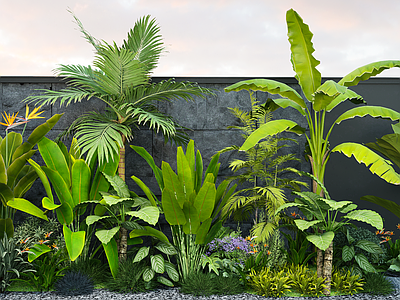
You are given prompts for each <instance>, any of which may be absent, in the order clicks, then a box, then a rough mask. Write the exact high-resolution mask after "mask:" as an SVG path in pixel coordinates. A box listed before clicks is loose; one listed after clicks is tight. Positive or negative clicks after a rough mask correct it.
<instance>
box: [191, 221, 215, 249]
mask: <svg viewBox="0 0 400 300" xmlns="http://www.w3.org/2000/svg"><path fill="white" fill-rule="evenodd" d="M211 222H212V220H211V218H209V219H207V220H205V221H204V222H203V223H201V225H200V227H199V229H198V230H197V234H196V240H195V243H196V244H199V245H202V244H204V242H205V240H206V237H207V234H208V232H209V230H210V227H211Z"/></svg>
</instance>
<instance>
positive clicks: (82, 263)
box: [69, 258, 111, 284]
mask: <svg viewBox="0 0 400 300" xmlns="http://www.w3.org/2000/svg"><path fill="white" fill-rule="evenodd" d="M69 271H72V272H81V273H82V274H85V275H87V276H89V278H91V279H92V280H93V283H94V284H101V283H103V282H105V281H106V280H107V278H108V277H109V276H111V273H110V270H109V268H108V265H107V264H103V263H102V262H101V261H100V260H98V259H94V258H93V259H81V258H78V259H77V260H76V261H74V262H71V265H70V267H69Z"/></svg>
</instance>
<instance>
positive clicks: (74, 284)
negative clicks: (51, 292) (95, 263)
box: [54, 271, 94, 296]
mask: <svg viewBox="0 0 400 300" xmlns="http://www.w3.org/2000/svg"><path fill="white" fill-rule="evenodd" d="M54 288H55V290H56V293H57V294H59V295H63V296H78V295H87V294H91V293H93V289H94V286H93V281H92V280H91V279H90V278H89V276H87V275H86V274H84V273H82V272H79V271H78V272H73V271H68V272H67V273H66V274H65V275H64V276H63V277H62V278H60V279H59V280H58V281H57V282H56V283H55V285H54Z"/></svg>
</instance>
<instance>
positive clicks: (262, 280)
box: [249, 268, 291, 297]
mask: <svg viewBox="0 0 400 300" xmlns="http://www.w3.org/2000/svg"><path fill="white" fill-rule="evenodd" d="M249 284H250V286H251V287H252V288H253V289H254V291H255V292H256V293H257V294H258V295H261V296H264V297H280V296H282V295H283V294H285V293H287V292H290V287H291V286H290V284H291V279H290V277H289V276H288V275H287V274H285V271H284V270H280V271H277V270H274V271H271V269H270V268H264V269H263V270H262V271H261V272H259V273H256V272H255V271H251V273H250V276H249Z"/></svg>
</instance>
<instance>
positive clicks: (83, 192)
mask: <svg viewBox="0 0 400 300" xmlns="http://www.w3.org/2000/svg"><path fill="white" fill-rule="evenodd" d="M90 176H91V172H90V168H89V166H88V165H87V164H86V162H85V161H84V160H83V159H77V160H76V161H75V162H74V164H73V165H72V170H71V190H72V199H73V201H74V206H75V205H78V204H79V203H82V202H84V201H87V200H89V188H90Z"/></svg>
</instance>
